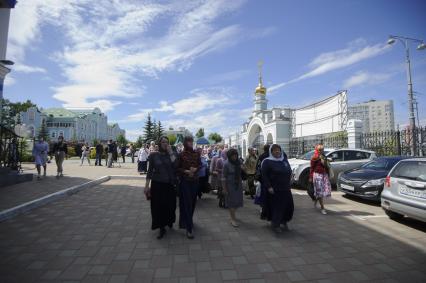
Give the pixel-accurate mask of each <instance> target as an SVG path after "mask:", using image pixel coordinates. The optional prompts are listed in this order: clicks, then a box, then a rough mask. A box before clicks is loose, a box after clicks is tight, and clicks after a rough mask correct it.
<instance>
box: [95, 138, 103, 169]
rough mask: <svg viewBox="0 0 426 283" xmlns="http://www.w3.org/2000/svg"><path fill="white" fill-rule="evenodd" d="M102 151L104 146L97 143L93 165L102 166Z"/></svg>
mask: <svg viewBox="0 0 426 283" xmlns="http://www.w3.org/2000/svg"><path fill="white" fill-rule="evenodd" d="M103 153H104V147H103V145H102V144H101V143H98V144H97V145H96V161H95V166H96V165H99V166H102V154H103Z"/></svg>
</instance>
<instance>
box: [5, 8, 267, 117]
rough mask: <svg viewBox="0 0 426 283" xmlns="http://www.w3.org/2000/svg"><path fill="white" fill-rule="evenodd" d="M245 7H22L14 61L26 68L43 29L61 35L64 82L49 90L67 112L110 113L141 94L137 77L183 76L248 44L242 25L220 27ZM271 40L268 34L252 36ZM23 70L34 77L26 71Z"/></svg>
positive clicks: (16, 14) (15, 22)
mask: <svg viewBox="0 0 426 283" xmlns="http://www.w3.org/2000/svg"><path fill="white" fill-rule="evenodd" d="M244 2H245V1H225V0H202V1H192V2H186V1H185V2H180V1H179V2H170V3H167V2H162V3H160V4H158V3H150V2H141V1H125V2H119V1H109V0H99V1H96V3H94V2H93V1H89V0H78V1H77V0H63V1H57V0H32V1H23V2H22V3H20V5H17V8H16V9H14V11H13V12H12V20H11V32H10V34H11V35H12V36H11V38H10V48H9V55H10V57H11V59H13V60H15V61H17V62H21V63H22V62H24V60H25V52H26V50H27V49H28V48H30V47H32V45H34V43H36V42H37V41H39V40H41V37H42V36H43V34H42V29H41V28H42V26H43V25H50V26H53V27H55V28H57V29H58V30H57V31H58V32H60V33H62V34H63V35H64V38H65V39H66V41H65V42H64V46H65V47H64V48H63V50H61V51H59V52H56V53H55V56H53V58H54V60H55V61H56V62H57V63H58V64H59V66H60V67H61V69H62V71H63V77H64V78H66V80H67V81H66V82H64V83H60V85H59V86H55V87H52V90H53V91H54V98H56V99H58V100H60V101H62V102H63V105H64V106H67V107H82V106H90V105H98V104H99V105H98V106H100V107H101V108H102V110H104V111H107V110H110V109H112V108H113V107H114V106H115V105H117V104H118V101H121V100H123V98H124V99H125V98H128V97H135V96H139V95H141V94H142V91H140V90H139V89H138V88H139V87H140V85H141V83H140V81H136V80H135V79H134V78H135V77H137V78H138V79H139V80H140V78H141V75H142V76H152V77H157V76H158V75H159V73H160V72H164V71H175V70H177V71H182V70H185V69H186V68H188V67H189V66H191V64H192V63H193V61H194V60H195V59H196V58H198V57H200V56H204V55H206V54H208V53H211V52H215V51H219V50H222V49H224V48H227V47H229V46H232V45H234V44H237V43H238V42H239V41H241V40H243V39H249V38H248V37H247V36H245V35H244V34H245V33H244V32H243V29H242V28H241V27H240V26H238V25H228V26H222V27H220V26H217V25H216V24H215V21H216V20H217V19H218V18H220V17H222V16H224V15H225V14H227V13H232V12H234V11H237V10H238V9H239V8H240V7H241V6H242V5H243V3H244ZM166 19H167V22H168V23H169V27H168V28H167V27H166V29H165V30H164V31H163V33H161V32H160V33H158V35H156V36H153V35H152V34H150V35H149V36H148V35H147V32H149V31H150V30H151V28H152V27H153V26H154V25H156V27H158V26H163V25H157V23H158V22H159V21H166ZM270 33H271V29H270V28H269V29H268V28H267V29H264V30H258V31H256V32H254V34H256V35H258V36H266V35H268V34H270ZM156 34H157V33H156ZM250 34H251V35H253V33H250ZM20 68H21V70H24V69H26V71H30V69H29V68H26V67H25V66H24V65H22V67H20ZM31 71H38V72H42V69H41V68H40V69H36V68H33V69H32V70H31ZM135 74H137V75H138V76H135ZM136 86H137V87H136ZM182 103H183V102H182ZM164 107H167V105H164ZM178 111H179V110H178Z"/></svg>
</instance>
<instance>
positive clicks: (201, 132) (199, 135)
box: [195, 128, 204, 138]
mask: <svg viewBox="0 0 426 283" xmlns="http://www.w3.org/2000/svg"><path fill="white" fill-rule="evenodd" d="M195 136H196V137H197V138H201V137H204V128H199V129H198V132H197V133H196V134H195Z"/></svg>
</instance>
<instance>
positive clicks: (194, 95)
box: [127, 87, 236, 122]
mask: <svg viewBox="0 0 426 283" xmlns="http://www.w3.org/2000/svg"><path fill="white" fill-rule="evenodd" d="M232 91H233V89H232V88H221V87H211V88H203V89H194V90H192V91H191V92H190V95H189V97H186V98H183V99H181V100H178V101H175V102H171V103H169V102H167V101H160V102H159V104H160V105H159V107H156V108H145V109H140V110H139V112H138V113H135V114H131V115H129V116H128V117H127V119H128V121H133V122H137V121H142V120H144V119H145V118H146V116H147V115H148V113H154V112H170V114H171V115H172V116H188V115H194V114H197V113H200V112H205V111H208V110H211V109H214V108H218V107H220V106H225V107H226V106H229V105H233V104H235V103H236V101H234V100H233V99H232V98H231V93H232Z"/></svg>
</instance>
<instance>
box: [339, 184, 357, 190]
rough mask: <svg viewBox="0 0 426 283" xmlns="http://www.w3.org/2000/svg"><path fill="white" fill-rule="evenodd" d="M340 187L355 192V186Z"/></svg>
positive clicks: (341, 185) (342, 185)
mask: <svg viewBox="0 0 426 283" xmlns="http://www.w3.org/2000/svg"><path fill="white" fill-rule="evenodd" d="M340 187H342V189H345V190H348V191H355V188H354V187H353V186H349V185H346V184H340Z"/></svg>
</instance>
